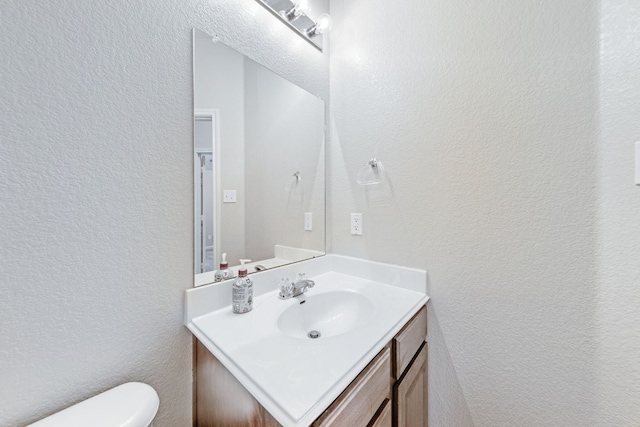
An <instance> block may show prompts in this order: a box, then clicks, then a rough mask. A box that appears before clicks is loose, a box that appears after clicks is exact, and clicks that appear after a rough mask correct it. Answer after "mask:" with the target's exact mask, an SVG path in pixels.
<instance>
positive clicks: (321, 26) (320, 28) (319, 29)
mask: <svg viewBox="0 0 640 427" xmlns="http://www.w3.org/2000/svg"><path fill="white" fill-rule="evenodd" d="M330 29H331V17H330V16H329V14H327V13H323V14H322V15H320V16H318V20H317V21H316V23H315V24H313V27H311V28H309V29H308V30H307V36H308V37H315V36H317V35H318V34H322V33H325V32H327V31H329V30H330Z"/></svg>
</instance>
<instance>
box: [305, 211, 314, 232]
mask: <svg viewBox="0 0 640 427" xmlns="http://www.w3.org/2000/svg"><path fill="white" fill-rule="evenodd" d="M304 229H305V230H307V231H311V230H313V216H312V214H311V212H305V213H304Z"/></svg>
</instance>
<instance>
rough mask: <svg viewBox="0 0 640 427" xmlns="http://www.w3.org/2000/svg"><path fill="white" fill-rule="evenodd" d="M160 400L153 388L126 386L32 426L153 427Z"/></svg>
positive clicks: (127, 384)
mask: <svg viewBox="0 0 640 427" xmlns="http://www.w3.org/2000/svg"><path fill="white" fill-rule="evenodd" d="M159 405H160V399H159V398H158V393H156V391H155V390H154V389H153V387H151V386H149V385H147V384H143V383H136V382H133V383H126V384H122V385H119V386H117V387H114V388H112V389H111V390H107V391H105V392H103V393H100V394H99V395H97V396H94V397H92V398H90V399H87V400H84V401H82V402H80V403H77V404H75V405H73V406H70V407H69V408H67V409H63V410H62V411H60V412H56V413H55V414H53V415H51V416H48V417H47V418H44V419H42V420H40V421H37V422H35V423H33V424H31V425H30V426H29V427H87V426H91V427H149V426H151V422H152V421H153V418H154V417H155V416H156V413H157V412H158V406H159Z"/></svg>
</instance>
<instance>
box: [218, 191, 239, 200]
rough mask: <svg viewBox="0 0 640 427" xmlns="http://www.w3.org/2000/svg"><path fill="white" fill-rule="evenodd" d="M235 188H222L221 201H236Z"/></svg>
mask: <svg viewBox="0 0 640 427" xmlns="http://www.w3.org/2000/svg"><path fill="white" fill-rule="evenodd" d="M236 201H237V195H236V190H224V191H223V192H222V203H236Z"/></svg>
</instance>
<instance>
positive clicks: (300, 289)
mask: <svg viewBox="0 0 640 427" xmlns="http://www.w3.org/2000/svg"><path fill="white" fill-rule="evenodd" d="M314 286H315V282H314V281H313V280H311V279H307V275H306V274H304V273H298V276H297V277H296V281H295V282H293V283H292V282H291V280H289V279H287V278H286V277H283V278H282V280H281V282H280V294H279V295H278V296H279V297H280V299H289V298H293V297H297V296H299V295H302V294H303V293H305V292H307V291H308V290H309V289H311V288H313V287H314Z"/></svg>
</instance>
